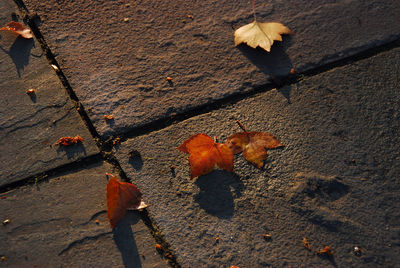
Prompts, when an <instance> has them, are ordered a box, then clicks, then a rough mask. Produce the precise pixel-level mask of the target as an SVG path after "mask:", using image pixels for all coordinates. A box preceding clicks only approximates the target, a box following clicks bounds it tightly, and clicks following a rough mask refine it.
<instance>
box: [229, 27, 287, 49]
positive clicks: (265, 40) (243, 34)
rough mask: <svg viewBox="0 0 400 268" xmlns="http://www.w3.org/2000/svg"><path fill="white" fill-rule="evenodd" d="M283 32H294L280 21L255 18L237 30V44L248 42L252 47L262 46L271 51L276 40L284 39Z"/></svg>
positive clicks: (235, 34)
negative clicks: (265, 20) (258, 20)
mask: <svg viewBox="0 0 400 268" xmlns="http://www.w3.org/2000/svg"><path fill="white" fill-rule="evenodd" d="M281 34H293V32H292V31H291V30H290V29H289V28H288V27H286V26H285V25H283V24H282V23H279V22H257V21H256V20H255V21H253V22H252V23H249V24H246V25H245V26H242V27H240V28H239V29H237V30H236V31H235V33H234V36H235V46H237V45H239V44H241V43H246V44H247V45H248V46H250V47H252V48H257V47H261V48H263V49H265V50H266V51H268V52H270V51H271V46H272V44H273V43H274V40H276V41H282V36H281Z"/></svg>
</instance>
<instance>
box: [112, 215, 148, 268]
mask: <svg viewBox="0 0 400 268" xmlns="http://www.w3.org/2000/svg"><path fill="white" fill-rule="evenodd" d="M139 220H140V215H139V213H138V212H137V211H128V212H127V213H126V216H125V217H124V218H123V219H122V220H120V222H119V223H118V225H117V226H116V227H115V228H114V230H113V239H114V242H115V244H116V245H117V247H118V250H119V251H120V252H121V256H122V261H123V263H124V266H125V267H129V268H141V267H142V262H141V260H140V255H139V250H138V248H137V244H136V240H135V237H134V235H133V232H132V227H131V226H132V225H135V224H136V223H137V222H138V221H139Z"/></svg>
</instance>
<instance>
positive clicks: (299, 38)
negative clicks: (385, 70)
mask: <svg viewBox="0 0 400 268" xmlns="http://www.w3.org/2000/svg"><path fill="white" fill-rule="evenodd" d="M256 2H257V3H256V11H257V18H258V20H259V21H279V22H282V23H284V24H286V25H287V26H289V28H290V29H292V30H293V31H294V32H295V35H294V36H290V37H288V36H287V37H284V42H283V43H279V42H277V44H276V45H274V46H273V48H272V51H271V53H270V54H268V53H266V52H264V51H262V50H260V49H258V50H253V49H249V48H247V47H246V46H244V45H243V46H240V47H235V46H234V44H233V32H234V30H235V29H237V28H239V27H240V26H243V25H245V24H248V23H250V22H252V20H253V14H252V11H251V6H250V5H249V1H231V0H229V1H228V0H225V1H211V0H205V1H163V0H157V1H153V0H152V1H150V0H143V1H134V2H128V1H124V0H113V1H102V2H98V1H97V2H96V1H85V0H79V1H73V2H72V1H56V2H54V1H50V0H46V1H43V0H26V1H24V3H25V4H26V6H27V8H28V10H29V11H30V12H31V13H32V14H37V15H38V16H39V18H40V19H37V20H36V22H37V25H38V27H39V29H40V31H41V32H42V34H43V36H44V38H45V40H46V42H47V43H48V45H49V47H50V48H51V51H52V52H53V53H54V55H56V59H57V61H58V63H59V64H60V66H61V68H62V70H63V72H64V73H65V75H66V76H67V78H68V81H69V82H70V84H71V86H72V88H73V90H74V91H75V92H76V94H77V96H78V97H79V99H80V100H81V101H82V103H83V104H84V105H85V107H86V108H87V109H88V113H89V117H90V118H91V120H92V121H93V123H94V125H95V127H96V129H97V131H98V132H99V133H100V134H101V135H103V136H109V135H114V134H116V133H123V132H126V131H129V130H130V129H132V128H134V127H138V126H141V125H144V124H147V123H150V122H153V121H154V120H157V119H164V118H169V117H170V116H171V115H174V114H176V113H183V112H185V111H188V110H190V109H191V108H193V107H198V106H200V105H206V104H209V103H213V102H215V101H216V100H218V99H221V98H225V97H228V96H231V95H234V94H237V93H242V92H245V91H248V90H251V89H253V88H254V87H256V86H259V85H265V84H266V83H269V81H270V79H271V77H275V76H282V75H288V74H289V72H290V70H291V68H294V69H295V70H296V71H297V72H301V71H304V70H308V69H311V68H315V67H318V66H321V65H323V64H326V63H328V62H331V61H334V60H338V59H342V58H344V57H347V56H350V55H353V54H355V53H358V52H360V51H363V50H365V49H367V48H371V47H374V46H377V45H380V44H383V43H385V42H390V41H392V40H395V39H396V38H397V39H398V38H399V37H400V23H399V19H398V14H399V13H400V2H399V1H398V0H375V1H372V0H371V1H356V0H352V1H331V0H324V1H315V0H313V1H295V0H293V1H283V0H279V1H273V2H271V1H256ZM188 15H189V16H188ZM166 77H171V78H172V81H166ZM110 114H112V115H114V119H113V120H105V119H104V115H110Z"/></svg>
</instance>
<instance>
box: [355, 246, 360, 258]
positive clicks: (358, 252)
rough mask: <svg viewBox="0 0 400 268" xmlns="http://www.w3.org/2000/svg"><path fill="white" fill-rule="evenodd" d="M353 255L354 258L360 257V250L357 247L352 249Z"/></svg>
mask: <svg viewBox="0 0 400 268" xmlns="http://www.w3.org/2000/svg"><path fill="white" fill-rule="evenodd" d="M354 255H356V256H360V255H361V249H360V248H359V247H357V246H355V247H354Z"/></svg>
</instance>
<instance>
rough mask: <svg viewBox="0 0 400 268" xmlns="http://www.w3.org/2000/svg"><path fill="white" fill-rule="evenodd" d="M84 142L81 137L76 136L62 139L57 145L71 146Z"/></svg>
mask: <svg viewBox="0 0 400 268" xmlns="http://www.w3.org/2000/svg"><path fill="white" fill-rule="evenodd" d="M82 141H83V138H82V137H81V136H79V135H76V136H75V137H61V138H59V139H58V140H57V142H56V144H55V145H59V146H71V145H74V144H78V143H80V142H82Z"/></svg>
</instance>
